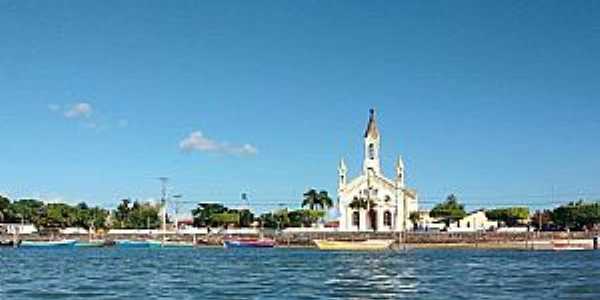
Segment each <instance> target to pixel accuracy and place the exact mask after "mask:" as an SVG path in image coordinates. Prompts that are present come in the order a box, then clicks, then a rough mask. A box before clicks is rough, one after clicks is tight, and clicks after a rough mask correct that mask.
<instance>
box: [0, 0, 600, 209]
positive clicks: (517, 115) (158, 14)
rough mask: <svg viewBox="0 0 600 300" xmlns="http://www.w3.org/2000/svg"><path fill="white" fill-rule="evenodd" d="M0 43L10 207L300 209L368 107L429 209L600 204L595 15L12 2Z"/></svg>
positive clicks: (580, 8) (599, 33)
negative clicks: (165, 184)
mask: <svg viewBox="0 0 600 300" xmlns="http://www.w3.org/2000/svg"><path fill="white" fill-rule="evenodd" d="M0 36H1V37H2V40H1V42H0V43H1V47H0V104H1V106H0V107H1V108H0V137H2V140H3V147H2V152H1V155H0V167H1V169H2V172H0V192H3V193H6V194H8V195H9V196H11V197H27V196H35V197H40V198H43V199H49V200H52V199H54V200H57V199H62V200H64V201H67V202H78V201H82V200H85V201H88V202H90V203H93V204H99V205H103V206H106V207H114V206H115V204H116V202H117V201H118V200H119V199H121V198H123V197H131V198H134V199H149V198H156V197H158V193H159V184H158V181H157V180H156V179H155V178H156V177H158V176H169V177H171V178H172V181H171V184H170V187H171V189H172V192H173V193H181V194H183V195H184V198H185V200H187V201H191V202H197V201H221V202H225V203H229V204H233V203H239V201H238V199H239V195H240V193H241V192H247V193H248V194H249V195H250V200H251V204H254V205H255V207H257V208H258V209H259V210H264V209H268V208H271V207H275V206H277V203H286V204H287V205H292V206H293V205H297V204H298V203H299V201H300V200H299V199H300V197H301V194H302V192H303V191H304V190H306V189H307V188H308V187H316V188H322V189H327V190H328V191H330V192H331V193H332V194H335V189H336V166H337V164H338V161H339V159H340V158H341V157H344V158H345V159H346V162H347V164H348V166H349V168H350V173H351V174H354V175H356V174H357V173H358V172H359V170H360V164H361V158H362V133H363V130H364V127H365V126H366V122H367V118H368V109H369V108H371V107H375V108H376V109H377V112H378V122H379V128H380V130H381V132H382V135H383V140H382V155H383V164H384V170H385V172H387V174H392V173H393V161H394V159H395V157H396V156H397V155H398V154H401V155H402V156H403V157H404V159H405V161H406V167H407V172H408V174H407V177H408V178H407V179H408V182H409V184H410V185H411V186H412V187H415V188H416V189H417V190H418V191H419V192H420V195H421V200H422V202H423V206H425V207H427V206H431V204H432V203H434V202H437V201H439V200H441V198H443V197H444V196H445V195H447V194H448V193H451V192H455V193H457V194H458V196H459V198H460V199H462V200H463V201H464V202H465V203H466V204H467V205H468V207H469V208H471V209H473V208H478V207H483V206H488V207H489V206H497V205H508V204H515V203H521V204H530V205H533V206H550V205H551V203H550V202H551V201H552V199H554V200H555V201H567V200H571V199H574V198H576V197H577V196H584V197H587V198H599V196H600V188H599V187H598V170H599V169H600V159H599V158H598V150H599V148H600V99H599V94H600V77H599V74H600V3H599V2H597V1H568V2H567V1H514V2H513V1H487V2H482V1H430V2H427V3H425V2H423V1H414V2H408V1H403V2H400V1H373V2H364V1H362V2H361V1H304V2H298V1H239V2H235V1H231V2H228V3H223V2H219V1H214V2H202V1H144V2H137V1H95V2H93V1H52V2H47V1H1V2H0ZM190 137H191V138H192V139H191V140H190V139H188V142H187V143H185V142H184V140H185V139H186V138H190ZM182 142H184V143H183V144H182ZM181 146H184V147H183V148H186V149H187V150H188V151H186V149H182V147H181ZM553 190H554V193H553ZM552 194H554V197H552V196H551V195H552Z"/></svg>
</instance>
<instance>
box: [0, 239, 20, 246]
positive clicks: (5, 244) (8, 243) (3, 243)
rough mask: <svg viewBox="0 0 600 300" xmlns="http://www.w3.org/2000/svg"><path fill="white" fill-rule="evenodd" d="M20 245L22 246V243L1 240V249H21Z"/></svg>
mask: <svg viewBox="0 0 600 300" xmlns="http://www.w3.org/2000/svg"><path fill="white" fill-rule="evenodd" d="M20 244H21V241H17V242H16V243H15V241H13V240H5V241H1V240H0V247H19V245H20Z"/></svg>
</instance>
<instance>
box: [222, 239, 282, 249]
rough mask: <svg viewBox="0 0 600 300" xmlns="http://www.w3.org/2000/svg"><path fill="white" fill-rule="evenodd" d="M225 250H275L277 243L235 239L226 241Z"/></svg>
mask: <svg viewBox="0 0 600 300" xmlns="http://www.w3.org/2000/svg"><path fill="white" fill-rule="evenodd" d="M223 247H225V248H273V247H275V241H274V240H271V239H235V240H224V241H223Z"/></svg>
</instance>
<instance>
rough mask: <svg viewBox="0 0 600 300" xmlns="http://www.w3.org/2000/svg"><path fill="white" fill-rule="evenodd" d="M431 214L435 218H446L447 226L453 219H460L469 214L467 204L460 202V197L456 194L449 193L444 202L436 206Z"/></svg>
mask: <svg viewBox="0 0 600 300" xmlns="http://www.w3.org/2000/svg"><path fill="white" fill-rule="evenodd" d="M429 214H430V215H431V216H432V217H434V218H441V219H443V220H445V221H446V225H447V226H448V225H449V224H450V222H451V221H454V220H460V219H462V218H464V217H465V216H466V215H467V213H466V212H465V206H464V205H463V204H461V203H459V202H458V198H457V197H456V196H455V195H454V194H450V195H448V197H447V198H446V200H445V201H444V202H442V203H439V204H437V205H436V206H434V207H433V209H432V210H431V211H430V212H429Z"/></svg>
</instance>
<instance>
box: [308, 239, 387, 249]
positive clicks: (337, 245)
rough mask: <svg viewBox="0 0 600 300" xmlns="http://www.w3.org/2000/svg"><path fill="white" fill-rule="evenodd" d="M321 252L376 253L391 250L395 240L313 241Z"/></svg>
mask: <svg viewBox="0 0 600 300" xmlns="http://www.w3.org/2000/svg"><path fill="white" fill-rule="evenodd" d="M313 242H314V243H315V244H316V245H317V247H318V248H319V249H320V250H338V251H375V250H385V249H389V248H390V247H391V246H392V244H393V243H394V240H365V241H356V242H354V241H329V240H314V241H313Z"/></svg>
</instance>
